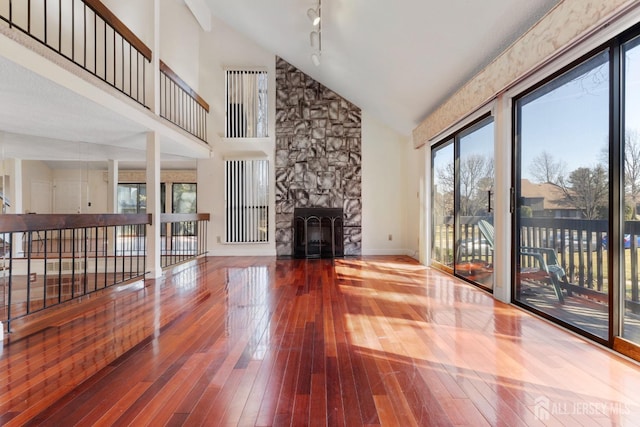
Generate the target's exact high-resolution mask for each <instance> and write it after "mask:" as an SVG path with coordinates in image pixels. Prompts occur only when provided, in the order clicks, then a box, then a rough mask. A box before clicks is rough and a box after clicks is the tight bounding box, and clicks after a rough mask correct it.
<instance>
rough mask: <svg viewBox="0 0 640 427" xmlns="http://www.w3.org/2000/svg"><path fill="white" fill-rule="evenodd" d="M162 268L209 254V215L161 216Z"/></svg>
mask: <svg viewBox="0 0 640 427" xmlns="http://www.w3.org/2000/svg"><path fill="white" fill-rule="evenodd" d="M160 221H161V224H162V225H161V229H160V231H161V234H162V239H161V240H162V252H161V255H160V263H161V265H162V268H166V267H169V266H171V265H175V264H179V263H181V262H184V261H188V260H190V259H193V258H196V257H199V256H201V255H205V254H206V253H207V224H208V222H209V214H161V215H160Z"/></svg>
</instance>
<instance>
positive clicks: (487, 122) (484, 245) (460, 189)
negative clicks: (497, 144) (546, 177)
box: [431, 117, 494, 290]
mask: <svg viewBox="0 0 640 427" xmlns="http://www.w3.org/2000/svg"><path fill="white" fill-rule="evenodd" d="M493 146H494V129H493V119H492V118H491V117H488V118H485V119H483V120H481V121H479V122H477V123H474V124H473V125H471V126H469V127H467V128H465V129H463V130H462V131H460V132H459V133H457V134H455V135H454V136H453V137H452V138H450V139H447V140H445V141H444V142H443V143H441V144H440V145H439V146H437V147H436V148H434V149H433V151H432V157H431V159H432V183H433V187H432V192H431V194H432V247H431V254H432V263H433V264H434V265H436V266H438V267H440V268H442V269H444V270H447V271H449V272H453V273H455V274H456V275H457V276H459V277H462V278H464V279H466V280H468V281H470V282H473V283H474V284H476V285H478V286H481V287H483V288H485V289H488V290H491V289H493V212H492V208H491V203H492V196H493V182H494V167H493V159H494V155H493V152H494V149H493Z"/></svg>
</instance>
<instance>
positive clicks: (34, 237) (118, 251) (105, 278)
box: [0, 214, 209, 331]
mask: <svg viewBox="0 0 640 427" xmlns="http://www.w3.org/2000/svg"><path fill="white" fill-rule="evenodd" d="M208 221H209V214H162V215H161V234H162V240H161V265H162V267H163V268H164V267H168V266H171V265H174V264H178V263H181V262H185V261H188V260H190V259H194V258H196V257H199V256H202V255H204V254H206V252H207V249H206V248H207V240H206V236H207V222H208ZM148 224H151V215H147V214H90V215H84V214H83V215H59V214H53V215H40V214H38V215H28V214H25V215H23V214H19V215H0V257H1V258H0V322H3V323H4V322H6V324H7V329H8V331H10V330H11V329H10V328H11V323H12V322H14V321H16V320H18V319H22V318H25V317H27V316H29V315H31V314H35V313H37V312H40V311H42V310H45V309H47V308H50V307H54V306H58V305H60V304H63V303H66V302H68V301H71V300H73V299H77V298H80V297H83V296H85V295H89V294H91V293H95V292H97V291H100V290H103V289H105V288H108V287H111V286H114V285H118V284H123V283H126V282H130V281H133V280H141V279H144V276H145V272H146V269H145V268H146V255H147V246H146V245H147V243H146V242H147V236H146V228H147V225H148Z"/></svg>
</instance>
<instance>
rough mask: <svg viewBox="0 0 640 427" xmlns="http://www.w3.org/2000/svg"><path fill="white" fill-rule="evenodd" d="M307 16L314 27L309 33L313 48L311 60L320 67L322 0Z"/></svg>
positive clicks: (319, 0)
mask: <svg viewBox="0 0 640 427" xmlns="http://www.w3.org/2000/svg"><path fill="white" fill-rule="evenodd" d="M307 16H308V17H309V19H310V20H311V23H312V24H313V27H314V28H313V29H312V30H311V33H309V44H310V45H311V48H312V49H313V53H312V54H311V62H313V65H315V66H316V67H318V66H319V65H320V56H321V55H322V22H321V18H322V0H318V4H317V5H316V7H315V9H314V8H311V9H309V10H308V11H307ZM315 27H317V28H315Z"/></svg>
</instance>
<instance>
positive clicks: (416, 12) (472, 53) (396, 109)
mask: <svg viewBox="0 0 640 427" xmlns="http://www.w3.org/2000/svg"><path fill="white" fill-rule="evenodd" d="M205 1H206V2H207V3H208V5H209V7H210V9H211V12H212V14H213V15H214V16H216V17H218V18H219V19H221V20H222V21H224V22H226V23H227V24H228V25H230V26H231V27H232V28H235V29H236V30H237V31H239V32H241V33H244V34H245V35H247V36H248V37H250V38H252V39H253V40H254V41H255V42H256V43H258V44H259V45H262V46H263V47H264V48H265V49H267V50H268V51H270V52H273V53H275V54H276V55H278V56H280V57H282V58H284V59H285V60H286V61H288V62H290V63H291V64H293V65H295V66H296V67H298V68H299V69H301V70H302V71H304V72H305V73H307V74H309V75H310V76H312V77H313V78H315V79H316V80H318V81H319V82H321V83H322V84H324V85H325V86H327V87H329V88H330V89H332V90H334V91H336V92H338V93H339V94H341V95H342V96H343V97H345V98H347V99H349V100H350V101H351V102H353V103H355V104H356V105H358V106H359V107H360V108H362V109H364V110H365V111H367V112H368V113H370V114H372V115H374V116H375V117H377V118H378V119H379V120H381V121H382V122H383V123H386V124H387V125H389V126H390V127H392V128H393V129H395V130H397V131H398V132H400V133H402V134H405V135H409V134H410V133H411V131H412V130H413V129H414V128H415V127H416V126H417V125H418V124H419V123H420V122H421V121H422V120H423V119H424V118H425V117H426V116H427V115H428V114H429V113H431V112H433V111H434V110H435V109H436V108H437V106H438V105H439V104H440V103H442V102H443V101H444V100H446V99H447V98H448V97H449V96H451V95H452V94H453V93H454V92H455V90H456V89H457V88H459V87H460V86H461V85H462V84H463V83H465V82H466V81H467V80H469V79H470V78H471V77H473V75H475V74H476V73H477V72H478V71H480V70H481V69H482V68H483V67H484V66H485V65H487V64H488V63H489V62H491V60H492V59H493V58H495V57H496V56H497V55H498V54H499V53H500V52H501V51H503V50H504V49H505V48H506V47H508V46H509V45H510V44H511V43H513V42H514V41H515V40H516V39H517V37H519V36H520V35H521V34H522V33H524V32H525V31H526V30H527V29H528V28H529V27H530V26H531V25H533V24H534V23H535V22H536V21H537V20H538V19H539V18H541V17H542V16H543V15H544V14H545V13H546V12H547V11H548V10H550V9H551V8H552V7H553V6H554V5H555V4H556V3H557V2H558V1H557V0H482V1H479V0H396V1H390V0H323V1H322V59H321V64H320V66H319V67H315V66H314V65H313V63H312V62H311V60H310V55H311V52H312V49H311V47H310V44H309V33H310V31H311V29H312V26H311V23H310V21H309V20H308V18H307V14H306V12H307V9H308V8H309V7H312V6H314V5H315V4H316V1H315V0H260V1H256V0H205Z"/></svg>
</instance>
